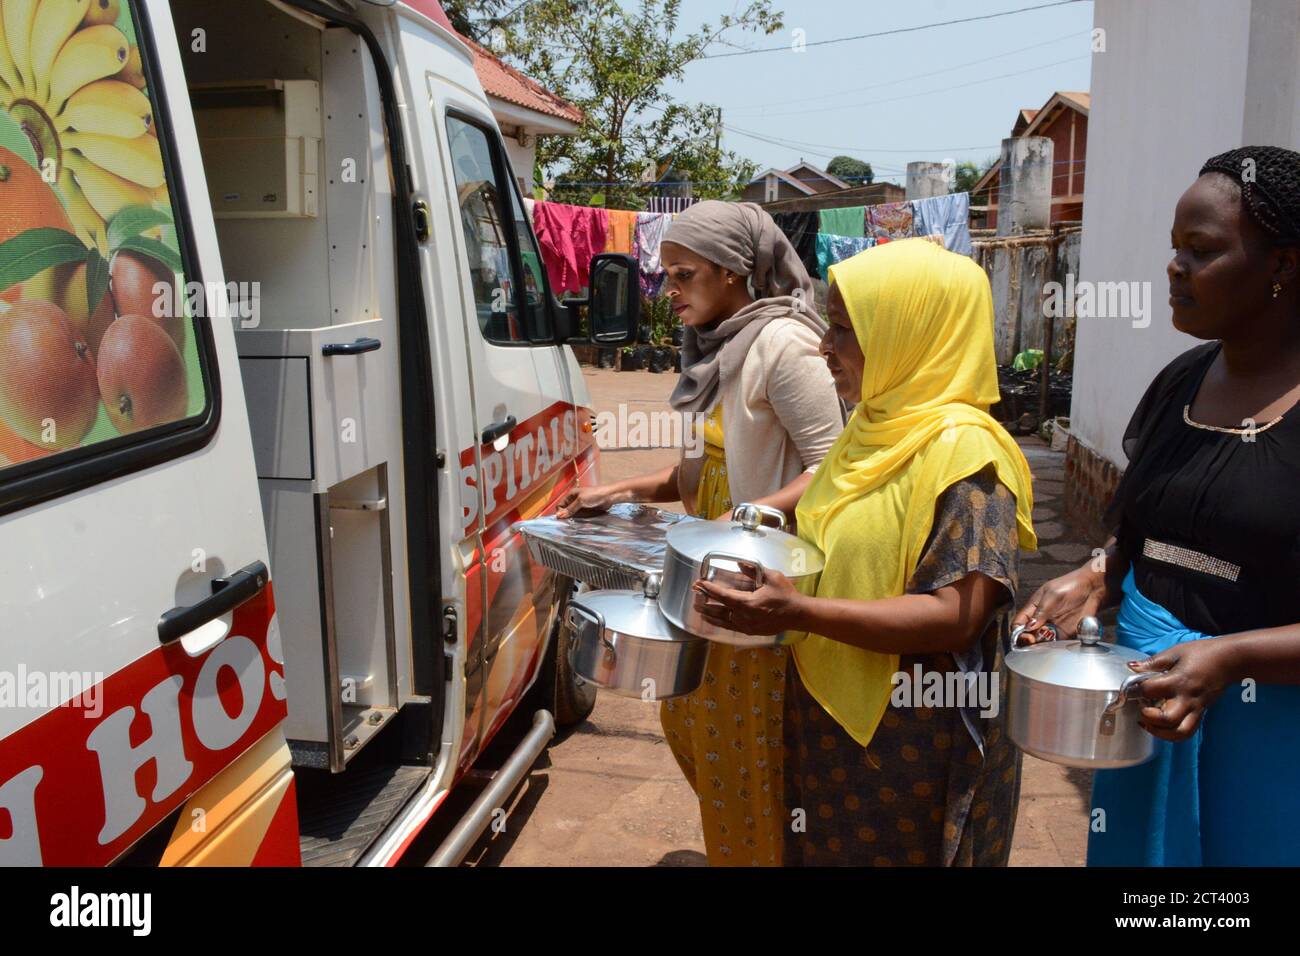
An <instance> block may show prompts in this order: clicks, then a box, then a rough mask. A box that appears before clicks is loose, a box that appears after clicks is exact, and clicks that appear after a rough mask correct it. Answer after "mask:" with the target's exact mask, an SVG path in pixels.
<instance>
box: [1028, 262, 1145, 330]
mask: <svg viewBox="0 0 1300 956" xmlns="http://www.w3.org/2000/svg"><path fill="white" fill-rule="evenodd" d="M1043 315H1044V316H1047V317H1050V318H1054V319H1060V318H1075V317H1078V318H1081V319H1130V320H1131V321H1132V322H1133V328H1135V329H1145V328H1146V327H1147V326H1149V325H1150V324H1151V283H1150V282H1090V281H1088V280H1087V279H1083V280H1076V279H1075V277H1074V273H1073V272H1070V273H1067V274H1066V276H1065V283H1064V284H1062V283H1060V282H1048V283H1045V284H1044V285H1043Z"/></svg>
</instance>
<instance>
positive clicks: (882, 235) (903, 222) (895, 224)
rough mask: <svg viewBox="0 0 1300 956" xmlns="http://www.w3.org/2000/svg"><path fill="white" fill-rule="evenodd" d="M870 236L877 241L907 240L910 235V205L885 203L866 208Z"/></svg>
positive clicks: (908, 203) (905, 203) (907, 203)
mask: <svg viewBox="0 0 1300 956" xmlns="http://www.w3.org/2000/svg"><path fill="white" fill-rule="evenodd" d="M867 219H868V221H869V222H870V223H871V234H872V235H873V236H875V237H876V238H877V239H908V238H910V237H911V235H912V204H911V203H910V202H886V203H881V204H879V205H877V206H868V207H867Z"/></svg>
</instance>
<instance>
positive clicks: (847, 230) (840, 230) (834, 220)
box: [819, 206, 867, 238]
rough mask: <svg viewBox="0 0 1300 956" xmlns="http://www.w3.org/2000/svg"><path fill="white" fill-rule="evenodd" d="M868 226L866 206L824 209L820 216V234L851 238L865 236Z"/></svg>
mask: <svg viewBox="0 0 1300 956" xmlns="http://www.w3.org/2000/svg"><path fill="white" fill-rule="evenodd" d="M866 226H867V207H866V206H846V207H845V208H843V209H823V210H822V211H821V214H820V227H821V228H820V230H819V231H820V232H824V233H826V234H827V235H831V236H847V237H850V238H853V237H858V238H861V237H862V236H865V235H866V234H867V233H866Z"/></svg>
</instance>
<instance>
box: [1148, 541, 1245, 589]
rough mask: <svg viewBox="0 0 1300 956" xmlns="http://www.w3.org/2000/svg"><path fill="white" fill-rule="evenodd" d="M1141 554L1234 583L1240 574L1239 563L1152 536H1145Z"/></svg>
mask: <svg viewBox="0 0 1300 956" xmlns="http://www.w3.org/2000/svg"><path fill="white" fill-rule="evenodd" d="M1142 555H1143V557H1147V558H1150V559H1151V560H1153V561H1163V562H1164V563H1165V564H1175V565H1177V566H1178V567H1180V568H1187V569H1189V570H1191V571H1200V572H1202V573H1203V574H1213V575H1214V576H1215V577H1219V578H1223V579H1224V580H1226V581H1232V582H1234V583H1235V582H1236V580H1237V578H1238V577H1239V576H1240V575H1241V565H1239V564H1233V563H1232V562H1231V561H1224V560H1222V559H1221V558H1215V557H1212V556H1210V555H1208V554H1203V553H1202V552H1200V551H1193V550H1192V549H1191V548H1183V547H1179V546H1178V545H1176V544H1166V543H1165V542H1163V541H1156V540H1154V539H1152V538H1147V539H1146V540H1145V541H1144V542H1143V543H1142Z"/></svg>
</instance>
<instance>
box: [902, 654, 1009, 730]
mask: <svg viewBox="0 0 1300 956" xmlns="http://www.w3.org/2000/svg"><path fill="white" fill-rule="evenodd" d="M998 677H999V675H998V672H997V671H948V672H946V673H944V672H940V671H926V670H924V669H923V668H922V667H921V665H920V664H915V665H913V666H912V670H911V672H910V673H909V672H908V671H898V672H896V673H895V674H893V675H892V676H891V677H890V679H889V681H890V683H891V684H892V685H893V688H894V689H893V691H892V692H891V693H890V695H889V702H890V703H891V704H893V706H895V707H914V708H919V707H962V708H966V707H978V708H979V714H980V716H981V717H985V718H989V717H996V716H997V715H998V712H999V710H1000V709H1001V699H1002V698H1001V696H1000V694H999V692H998V691H999V680H998Z"/></svg>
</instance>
